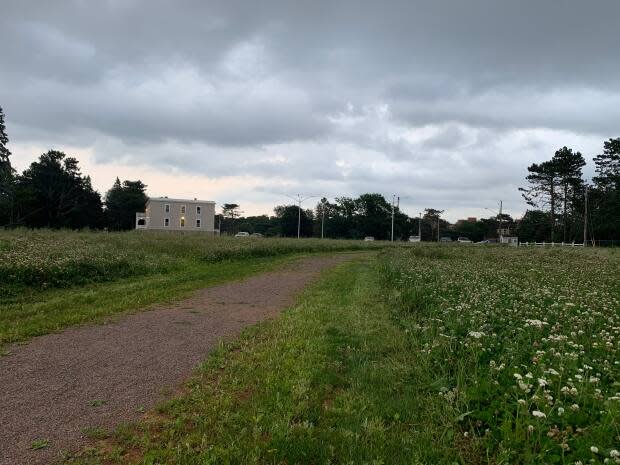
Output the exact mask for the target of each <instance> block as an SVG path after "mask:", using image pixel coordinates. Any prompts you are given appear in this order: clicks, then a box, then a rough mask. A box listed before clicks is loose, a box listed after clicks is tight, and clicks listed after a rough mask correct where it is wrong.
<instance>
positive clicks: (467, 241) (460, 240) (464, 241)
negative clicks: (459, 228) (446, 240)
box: [456, 236, 471, 244]
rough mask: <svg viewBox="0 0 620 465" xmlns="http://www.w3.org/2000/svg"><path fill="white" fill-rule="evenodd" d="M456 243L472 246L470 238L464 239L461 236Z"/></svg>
mask: <svg viewBox="0 0 620 465" xmlns="http://www.w3.org/2000/svg"><path fill="white" fill-rule="evenodd" d="M456 242H460V243H461V244H471V241H470V240H469V237H464V236H461V237H459V238H458V239H457V240H456Z"/></svg>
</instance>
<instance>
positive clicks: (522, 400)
mask: <svg viewBox="0 0 620 465" xmlns="http://www.w3.org/2000/svg"><path fill="white" fill-rule="evenodd" d="M517 402H518V403H519V404H520V405H525V404H527V402H526V401H525V399H519V400H518V401H517Z"/></svg>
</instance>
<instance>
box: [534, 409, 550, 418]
mask: <svg viewBox="0 0 620 465" xmlns="http://www.w3.org/2000/svg"><path fill="white" fill-rule="evenodd" d="M532 415H534V416H535V417H536V418H547V415H545V414H544V413H543V412H541V411H540V410H534V411H533V412H532Z"/></svg>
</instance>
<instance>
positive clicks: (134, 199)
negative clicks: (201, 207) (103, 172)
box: [0, 107, 147, 230]
mask: <svg viewBox="0 0 620 465" xmlns="http://www.w3.org/2000/svg"><path fill="white" fill-rule="evenodd" d="M8 141H9V139H8V136H7V134H6V128H5V124H4V113H3V111H2V108H1V107H0V226H8V227H16V226H25V227H29V228H56V229H58V228H69V229H84V228H91V229H102V228H108V229H112V230H123V229H131V228H133V227H134V221H135V214H136V212H138V211H144V207H145V205H146V201H147V196H146V186H145V185H144V184H143V183H142V182H140V181H124V182H122V183H121V181H120V180H119V179H118V178H117V179H116V181H115V182H114V184H113V186H112V187H111V188H110V190H108V192H107V193H106V195H105V197H104V198H103V199H102V198H101V195H100V194H99V193H98V192H97V191H95V190H94V189H93V186H92V183H91V179H90V177H89V176H86V175H83V174H82V173H81V172H80V168H79V164H78V161H77V159H75V158H73V157H69V156H67V155H66V154H65V153H63V152H59V151H57V150H50V151H48V152H46V153H44V154H42V155H41V156H40V157H39V159H38V160H37V161H35V162H33V163H32V164H31V165H30V166H29V167H28V168H27V169H26V170H24V172H23V173H21V174H19V173H17V172H16V171H15V169H14V168H13V167H12V165H11V160H10V155H11V152H10V151H9V149H8V148H7V143H8Z"/></svg>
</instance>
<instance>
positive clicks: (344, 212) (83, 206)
mask: <svg viewBox="0 0 620 465" xmlns="http://www.w3.org/2000/svg"><path fill="white" fill-rule="evenodd" d="M8 141H9V139H8V136H7V134H6V128H5V124H4V113H3V111H2V108H1V107H0V226H9V227H15V226H26V227H30V228H71V229H82V228H91V229H102V228H107V229H110V230H127V229H132V228H134V224H135V223H134V222H135V213H136V212H141V211H144V209H145V205H146V202H147V200H148V198H147V196H146V185H144V184H143V183H142V182H141V181H139V180H138V181H130V180H125V181H123V182H121V181H120V179H118V178H117V179H116V181H115V182H114V184H113V185H112V186H111V188H110V189H109V190H108V191H107V193H106V194H105V196H104V197H103V198H102V197H101V195H100V194H99V193H98V192H97V191H95V190H94V189H93V186H92V183H91V179H90V177H89V176H87V175H84V174H82V173H81V172H80V168H79V164H78V161H77V160H76V159H75V158H73V157H70V156H67V155H66V154H65V153H63V152H59V151H56V150H50V151H48V152H46V153H44V154H42V155H41V156H40V157H39V159H38V160H37V161H35V162H33V163H32V164H31V165H30V166H29V167H28V168H27V169H26V170H24V172H23V173H21V174H18V173H17V172H16V171H15V169H14V168H13V167H12V165H11V160H10V155H11V153H10V151H9V149H8V147H7V143H8ZM594 164H595V172H596V175H595V176H594V177H593V178H592V182H591V183H587V182H586V181H585V179H584V178H583V168H584V167H585V166H586V161H585V159H584V157H583V155H582V154H581V153H580V152H578V151H574V150H573V149H570V148H567V147H562V148H561V149H559V150H558V151H556V152H555V154H554V155H553V156H552V157H551V158H550V159H549V160H547V161H544V162H542V163H534V164H532V165H530V166H529V167H528V175H527V177H526V182H527V185H526V186H525V187H522V188H521V189H520V191H521V194H522V195H523V198H524V199H525V201H526V202H527V204H528V205H529V206H531V207H532V208H531V209H529V210H528V211H527V212H526V213H525V215H524V216H523V217H522V218H521V219H519V220H514V219H513V218H511V217H510V216H509V215H506V214H503V215H502V216H501V218H500V217H499V215H497V216H494V217H491V218H483V219H472V220H467V221H463V220H461V221H458V222H456V223H455V224H450V223H449V222H448V221H446V220H445V219H443V218H442V214H443V210H439V209H436V208H426V209H425V210H424V212H423V214H422V215H421V218H420V216H414V217H410V216H408V215H407V214H405V213H404V212H403V211H401V209H400V208H399V206H398V204H397V205H394V206H392V203H391V202H390V201H388V200H387V199H386V198H385V197H384V196H383V195H381V194H377V193H367V194H363V195H360V196H359V197H356V198H352V197H338V198H336V199H334V200H333V201H329V200H328V199H326V198H322V199H321V200H320V201H319V202H318V203H317V204H316V205H315V207H314V208H312V209H302V210H301V214H300V211H299V207H298V206H297V205H279V206H277V207H275V209H274V215H272V216H268V215H260V216H247V217H242V216H241V212H240V210H239V205H238V204H235V203H230V204H224V205H223V207H222V212H221V213H220V214H218V215H217V218H216V228H217V227H219V228H220V229H221V232H222V233H223V234H234V233H236V232H238V231H247V232H249V233H260V234H263V235H266V236H289V237H295V236H297V230H298V226H299V229H300V234H301V236H304V237H330V238H357V239H359V238H363V237H365V236H372V237H374V238H375V239H377V240H381V239H389V238H390V237H391V235H392V209H393V211H394V215H393V216H394V238H395V239H406V238H408V237H409V236H412V235H418V233H420V232H421V236H422V240H439V238H440V237H450V238H451V239H456V238H457V237H459V236H465V237H468V238H469V239H471V240H474V241H479V240H482V239H488V238H496V237H497V236H498V231H497V230H498V226H499V224H500V219H501V224H502V227H503V228H504V229H508V230H509V233H510V234H511V235H517V236H519V239H520V240H521V241H537V242H540V241H564V242H572V241H577V242H579V241H582V240H583V237H584V228H586V229H587V237H588V239H596V240H605V239H620V138H617V139H609V140H608V141H605V142H604V144H603V152H602V153H601V154H599V155H596V156H595V157H594Z"/></svg>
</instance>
